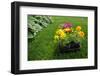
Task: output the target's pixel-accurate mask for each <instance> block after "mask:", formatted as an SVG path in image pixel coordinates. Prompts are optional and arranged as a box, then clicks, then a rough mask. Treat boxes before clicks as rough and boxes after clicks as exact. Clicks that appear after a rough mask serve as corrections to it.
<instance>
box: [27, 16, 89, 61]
mask: <svg viewBox="0 0 100 76" xmlns="http://www.w3.org/2000/svg"><path fill="white" fill-rule="evenodd" d="M52 21H53V23H51V24H49V25H48V26H47V27H46V28H43V30H42V31H40V32H38V33H37V35H36V37H35V38H33V39H28V60H52V59H77V58H87V57H88V53H87V52H88V47H87V28H88V25H87V24H88V23H87V22H88V19H87V17H68V16H67V17H64V16H52ZM64 22H71V23H72V24H73V27H76V26H78V25H80V26H81V27H82V30H83V31H84V32H85V39H84V40H83V41H82V44H81V46H82V47H81V49H80V51H77V52H68V53H63V54H62V53H58V52H57V51H56V45H55V43H54V34H55V31H56V29H57V28H58V26H59V25H60V24H63V23H64Z"/></svg>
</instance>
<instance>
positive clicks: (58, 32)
mask: <svg viewBox="0 0 100 76" xmlns="http://www.w3.org/2000/svg"><path fill="white" fill-rule="evenodd" d="M62 33H64V31H63V30H62V29H58V30H57V31H56V34H57V35H61V34H62Z"/></svg>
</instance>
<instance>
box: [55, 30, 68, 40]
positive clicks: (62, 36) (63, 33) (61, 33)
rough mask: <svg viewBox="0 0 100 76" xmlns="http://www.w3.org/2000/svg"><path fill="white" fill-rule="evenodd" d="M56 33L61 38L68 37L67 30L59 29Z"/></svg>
mask: <svg viewBox="0 0 100 76" xmlns="http://www.w3.org/2000/svg"><path fill="white" fill-rule="evenodd" d="M56 35H57V36H59V38H60V39H64V38H65V37H66V34H65V32H64V31H63V30H62V29H58V30H57V31H56ZM56 38H57V37H56Z"/></svg>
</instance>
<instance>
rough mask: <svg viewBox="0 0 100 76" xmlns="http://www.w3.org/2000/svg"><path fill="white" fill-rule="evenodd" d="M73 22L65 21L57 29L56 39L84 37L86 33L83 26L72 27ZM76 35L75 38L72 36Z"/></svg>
mask: <svg viewBox="0 0 100 76" xmlns="http://www.w3.org/2000/svg"><path fill="white" fill-rule="evenodd" d="M72 26H73V25H72V23H64V24H63V26H62V27H61V28H59V29H57V31H56V33H55V36H54V40H57V41H58V40H64V39H66V40H68V39H67V38H69V39H79V38H83V37H84V35H85V33H84V32H83V31H82V28H81V26H77V27H75V28H73V27H72ZM72 37H74V38H72Z"/></svg>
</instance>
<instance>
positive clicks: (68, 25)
mask: <svg viewBox="0 0 100 76" xmlns="http://www.w3.org/2000/svg"><path fill="white" fill-rule="evenodd" d="M71 27H72V24H71V23H64V26H63V28H71Z"/></svg>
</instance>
